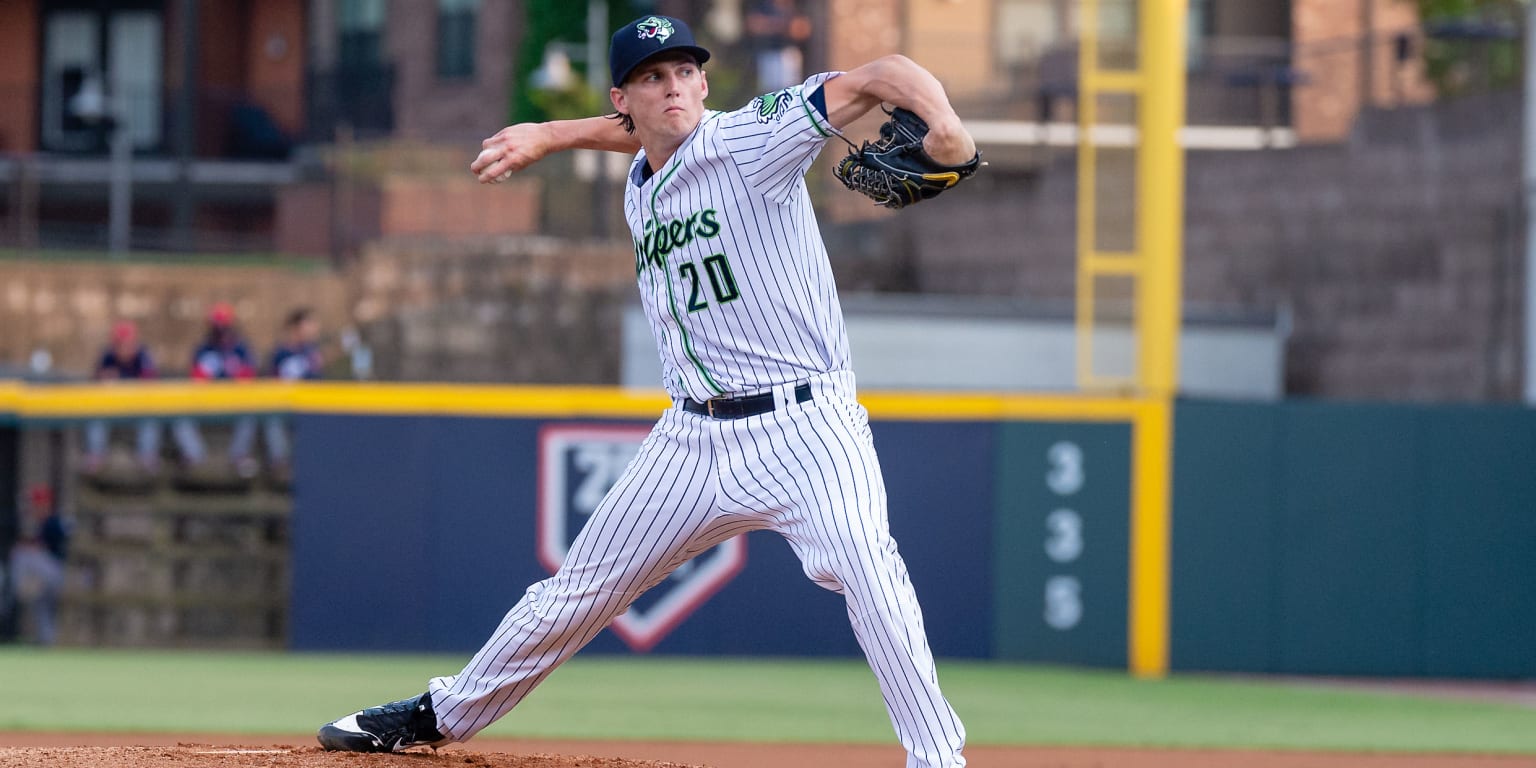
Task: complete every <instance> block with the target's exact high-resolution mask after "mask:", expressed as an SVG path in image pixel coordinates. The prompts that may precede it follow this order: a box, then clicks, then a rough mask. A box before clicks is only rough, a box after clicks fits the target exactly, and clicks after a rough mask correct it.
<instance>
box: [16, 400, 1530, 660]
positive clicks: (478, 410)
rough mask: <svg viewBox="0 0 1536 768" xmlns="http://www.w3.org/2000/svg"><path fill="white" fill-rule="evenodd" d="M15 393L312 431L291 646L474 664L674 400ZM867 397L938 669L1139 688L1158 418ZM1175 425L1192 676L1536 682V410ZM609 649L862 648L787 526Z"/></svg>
mask: <svg viewBox="0 0 1536 768" xmlns="http://www.w3.org/2000/svg"><path fill="white" fill-rule="evenodd" d="M189 393H192V394H193V395H195V396H194V397H192V399H188V397H189ZM0 395H4V396H5V398H0V420H3V418H4V417H5V416H4V415H5V414H9V415H10V416H11V417H13V418H14V417H19V418H20V421H21V423H22V425H23V426H25V427H29V428H31V427H43V426H48V425H67V424H69V423H72V422H73V421H77V420H79V419H81V418H85V417H88V416H98V415H105V416H108V417H116V418H127V417H128V416H129V415H131V414H137V413H143V412H152V413H157V414H162V415H166V414H173V413H182V412H193V413H197V414H199V415H200V416H202V417H215V418H216V417H220V416H228V415H229V414H231V413H238V412H291V413H292V414H293V418H294V426H295V430H296V441H295V448H296V478H295V486H294V496H293V499H294V511H293V518H292V531H291V532H292V536H291V539H292V541H293V550H292V558H291V566H292V567H291V573H292V583H291V597H290V601H289V616H288V627H289V645H290V647H292V648H295V649H302V650H338V651H347V650H399V651H418V650H427V651H447V652H455V653H457V652H467V651H469V650H472V649H473V648H475V647H476V646H477V645H478V644H479V643H480V642H481V640H483V639H484V638H485V637H486V636H487V634H488V633H489V632H490V630H491V629H492V628H493V627H494V625H495V624H496V622H497V621H498V620H499V619H500V617H501V616H502V615H503V613H504V612H505V611H506V610H507V609H508V608H509V607H510V606H511V605H512V604H513V603H514V602H515V601H516V600H517V599H518V598H519V597H520V595H521V593H522V590H523V589H524V588H525V587H526V586H527V585H528V584H530V583H532V582H534V581H536V580H539V579H542V578H544V577H545V576H547V575H548V574H549V573H550V572H551V569H552V568H553V567H554V566H555V563H557V562H558V559H559V555H560V550H561V547H562V546H563V544H564V543H565V542H568V541H569V537H570V536H571V535H573V534H574V532H575V531H576V530H577V529H579V527H580V525H581V522H582V520H583V519H584V516H585V514H586V512H587V511H589V510H590V509H591V508H592V507H593V506H594V505H595V503H596V500H597V499H598V498H600V497H601V495H602V492H603V491H604V490H606V488H607V486H608V485H609V484H611V482H612V481H613V479H615V478H616V476H617V473H618V472H619V471H621V470H622V467H623V464H624V463H625V462H626V461H627V456H628V455H632V452H633V450H634V446H635V444H636V443H637V441H638V440H639V439H641V438H642V437H643V435H644V434H645V432H646V430H647V428H648V427H649V425H650V423H651V422H652V420H653V419H654V417H655V414H656V413H657V412H659V411H660V409H661V408H663V407H665V405H666V403H665V400H663V399H659V398H657V397H656V396H655V395H653V394H649V393H637V392H633V391H625V390H603V389H580V388H561V389H532V388H508V387H447V386H442V387H439V386H427V385H423V386H391V385H345V384H320V385H301V386H298V387H276V386H266V385H253V386H249V387H212V388H190V389H189V388H186V387H182V388H180V389H177V388H176V386H174V385H158V386H154V387H146V388H142V389H135V388H128V387H116V388H95V387H25V388H21V389H13V390H10V391H9V392H6V391H0ZM7 398H8V399H7ZM864 399H865V401H866V402H867V403H868V404H869V406H870V410H871V413H872V415H873V420H872V430H873V433H874V437H875V441H876V445H877V447H878V448H879V450H880V453H881V459H882V466H883V469H884V473H885V478H886V483H887V487H888V490H889V495H890V518H891V527H892V530H893V532H894V533H895V535H896V537H897V540H898V541H899V542H900V543H901V546H902V552H903V554H904V556H905V557H906V560H907V563H908V565H909V568H910V571H911V575H912V579H913V582H914V584H915V585H916V587H917V590H918V594H919V596H920V598H921V599H922V601H923V605H924V611H925V617H926V624H927V629H928V632H929V635H930V638H931V640H932V644H933V646H934V649H935V651H936V653H938V654H939V655H941V656H955V657H983V658H987V657H990V658H1003V659H1020V660H1036V661H1049V662H1060V663H1070V664H1082V665H1088V666H1102V667H1110V668H1124V667H1126V666H1127V662H1128V653H1127V648H1128V646H1134V640H1133V635H1134V633H1133V632H1132V627H1131V625H1130V622H1129V621H1128V615H1129V614H1130V613H1131V611H1130V606H1129V602H1130V600H1131V596H1132V594H1133V593H1134V590H1133V589H1132V587H1133V586H1134V585H1133V584H1132V583H1131V582H1132V578H1131V576H1130V574H1131V572H1132V570H1131V568H1130V567H1129V563H1130V562H1131V560H1132V556H1131V551H1132V549H1133V547H1134V546H1137V544H1136V543H1135V542H1134V540H1133V537H1132V535H1131V525H1130V520H1131V519H1132V513H1131V509H1132V506H1133V501H1135V500H1137V496H1138V495H1144V492H1133V488H1132V481H1131V478H1132V477H1133V468H1132V466H1133V465H1132V442H1133V437H1134V435H1135V431H1136V429H1137V426H1136V425H1137V424H1139V423H1141V422H1140V421H1138V418H1139V414H1141V413H1142V411H1141V410H1139V409H1142V408H1145V407H1147V403H1145V402H1144V401H1134V400H1114V399H1093V398H1070V397H1055V398H1052V397H1043V398H1029V397H1005V396H988V395H975V394H967V395H958V394H954V395H942V396H941V395H931V396H929V395H893V394H889V393H886V394H882V393H868V394H866V395H865V398H864ZM1174 414H1175V421H1174V427H1175V429H1174V446H1175V447H1174V463H1173V472H1172V475H1173V494H1172V495H1173V514H1172V542H1171V544H1172V546H1171V570H1170V574H1169V575H1170V576H1171V589H1170V592H1171V615H1170V619H1171V623H1170V625H1169V635H1170V636H1169V638H1168V640H1169V647H1170V649H1171V657H1170V661H1171V666H1172V668H1174V669H1176V670H1218V671H1237V672H1265V673H1287V674H1292V673H1295V674H1344V675H1394V676H1396V675H1408V676H1465V677H1495V678H1497V677H1507V678H1509V677H1532V676H1536V651H1533V650H1532V645H1531V643H1530V642H1529V640H1530V638H1532V637H1536V557H1532V553H1536V472H1532V471H1531V469H1530V464H1531V462H1532V461H1533V460H1536V411H1532V410H1530V409H1524V408H1518V407H1473V406H1394V405H1363V404H1326V403H1283V404H1249V403H1224V402H1214V401H1179V402H1177V403H1176V407H1175V409H1174ZM626 452H628V453H626ZM1142 631H1144V630H1142ZM592 648H593V650H594V651H599V652H627V651H635V652H650V653H663V654H702V653H722V654H768V655H802V654H807V655H855V654H857V653H858V648H857V646H856V645H855V643H854V640H853V637H852V633H851V632H850V630H849V629H848V627H847V620H846V616H845V614H844V611H843V608H842V604H841V601H840V599H839V598H837V597H836V596H834V595H832V594H830V593H827V592H825V591H823V590H821V589H819V588H817V587H815V586H813V585H812V584H811V583H810V582H809V581H808V580H806V579H805V578H804V576H803V575H802V574H801V572H800V567H799V564H798V562H797V561H796V560H795V558H794V556H793V554H792V553H791V551H790V550H789V548H788V547H787V546H786V545H785V544H784V543H783V542H782V541H780V540H779V539H778V537H777V536H775V535H773V534H771V533H756V534H752V535H750V536H748V537H745V539H744V540H743V541H742V542H738V544H735V545H732V546H730V547H722V548H717V549H716V550H713V551H711V552H710V553H707V554H706V555H704V556H702V557H701V558H699V560H698V561H696V563H695V564H693V565H691V566H689V567H687V568H685V569H683V570H681V571H680V576H679V577H678V578H676V579H674V580H669V581H668V582H667V583H665V584H664V585H663V586H661V587H659V588H658V589H657V590H656V591H654V592H653V593H650V594H648V595H647V596H645V597H644V598H643V599H642V600H641V601H640V602H639V603H637V610H636V611H634V612H633V614H632V615H630V616H627V617H626V618H625V619H623V620H622V621H620V622H619V623H618V624H616V626H615V627H614V628H613V630H611V631H608V632H604V633H602V634H601V635H600V636H599V637H598V639H597V640H596V641H595V642H594V643H593V646H592Z"/></svg>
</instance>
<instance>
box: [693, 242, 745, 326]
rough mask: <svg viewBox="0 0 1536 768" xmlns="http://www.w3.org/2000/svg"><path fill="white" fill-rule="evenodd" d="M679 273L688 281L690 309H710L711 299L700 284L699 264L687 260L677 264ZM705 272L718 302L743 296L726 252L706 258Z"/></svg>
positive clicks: (694, 310)
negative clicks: (708, 298) (732, 272)
mask: <svg viewBox="0 0 1536 768" xmlns="http://www.w3.org/2000/svg"><path fill="white" fill-rule="evenodd" d="M677 273H678V274H679V275H682V277H683V279H684V280H687V281H688V311H689V312H697V311H699V310H701V309H709V301H708V300H706V299H705V298H704V289H703V286H701V285H700V284H699V283H700V280H699V267H698V265H696V264H694V263H693V262H691V261H685V262H683V263H682V264H679V265H678V266H677ZM704 274H705V275H706V276H707V277H708V278H709V287H710V289H711V290H712V291H713V292H714V294H715V303H716V304H724V303H726V302H728V301H735V300H736V299H739V298H741V291H740V290H738V289H737V288H736V278H735V277H734V276H732V275H731V265H730V263H729V262H727V261H726V260H725V254H723V253H717V254H715V255H713V256H710V257H708V258H706V259H704Z"/></svg>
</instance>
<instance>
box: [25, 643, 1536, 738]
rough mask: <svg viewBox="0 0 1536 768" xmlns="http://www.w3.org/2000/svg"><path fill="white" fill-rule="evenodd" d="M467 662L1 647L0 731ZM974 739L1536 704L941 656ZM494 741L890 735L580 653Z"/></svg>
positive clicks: (787, 664)
mask: <svg viewBox="0 0 1536 768" xmlns="http://www.w3.org/2000/svg"><path fill="white" fill-rule="evenodd" d="M464 661H465V657H462V656H452V657H448V656H343V655H320V654H233V653H205V652H192V651H181V652H177V651H151V652H141V651H89V650H53V651H43V650H36V649H25V648H9V649H4V650H0V693H3V694H4V695H0V730H12V731H15V730H51V731H147V732H153V731H160V732H207V733H250V734H308V733H312V732H313V731H314V729H315V728H316V727H317V726H318V725H319V724H320V723H322V722H324V721H326V720H329V719H332V718H334V717H337V716H339V715H342V714H345V713H347V712H349V711H352V710H355V709H358V708H361V707H363V706H366V705H372V704H377V703H381V702H383V701H386V700H389V699H396V698H403V697H405V696H407V695H410V694H413V693H416V692H419V691H421V690H423V689H424V687H425V681H426V679H427V678H428V677H430V676H432V675H438V674H444V673H451V672H455V671H457V669H458V667H459V666H460V665H461V664H462V663H463V662H464ZM940 675H941V677H942V680H943V682H944V686H945V690H946V693H947V694H948V695H949V697H950V699H951V701H952V702H953V703H954V705H955V708H956V709H957V710H959V712H960V714H961V716H962V718H964V720H965V722H966V726H967V729H968V730H969V732H970V742H971V743H972V744H1097V745H1127V746H1132V745H1147V746H1179V747H1234V748H1238V747H1262V748H1278V749H1329V750H1334V749H1337V750H1370V751H1410V752H1516V753H1536V710H1531V709H1525V708H1520V707H1515V706H1505V705H1498V704H1486V703H1473V702H1461V701H1448V700H1438V699H1429V698H1420V697H1410V696H1393V695H1382V694H1368V693H1360V692H1345V691H1338V690H1328V689H1322V688H1314V687H1301V686H1297V685H1294V684H1280V683H1267V682H1252V681H1237V680H1230V679H1221V678H1208V677H1198V676H1185V677H1174V678H1172V679H1169V680H1164V681H1138V680H1133V679H1131V678H1129V677H1127V676H1126V675H1124V674H1120V673H1116V672H1091V671H1080V670H1065V669H1056V668H1045V667H1035V666H1026V665H1018V664H1001V663H988V662H944V663H942V664H941V665H940ZM486 735H492V736H539V737H553V738H582V739H668V740H671V739H676V740H721V741H731V740H750V741H798V742H818V741H838V742H870V743H882V744H884V743H890V742H891V741H892V738H893V736H892V734H891V730H890V724H889V723H888V722H887V720H886V716H885V711H884V709H883V708H882V707H881V705H880V699H879V694H878V691H877V689H876V687H875V683H874V678H873V676H872V675H871V674H870V673H869V670H868V669H867V668H865V667H864V665H863V664H862V663H861V662H858V661H841V660H839V661H764V660H743V659H723V660H722V659H709V660H705V659H679V658H665V657H658V658H649V659H632V658H619V657H601V656H593V657H578V658H577V659H575V660H574V661H572V662H570V663H569V664H567V665H565V666H564V667H562V668H561V669H560V670H558V671H557V672H556V673H555V674H554V675H553V676H552V677H551V678H550V679H549V681H548V682H546V683H545V685H544V686H542V687H541V688H540V689H539V690H538V691H536V692H535V693H534V695H533V696H531V697H530V698H529V699H528V700H527V701H526V702H525V703H524V704H523V706H521V707H519V708H518V710H517V711H516V712H514V713H512V714H511V715H509V716H507V717H506V718H504V719H503V720H502V721H501V722H499V723H497V724H496V725H494V726H492V727H491V728H490V729H489V730H487V731H486Z"/></svg>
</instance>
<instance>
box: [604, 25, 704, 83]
mask: <svg viewBox="0 0 1536 768" xmlns="http://www.w3.org/2000/svg"><path fill="white" fill-rule="evenodd" d="M663 51H682V52H684V53H689V54H692V55H693V59H694V61H697V62H698V63H700V64H703V63H704V62H706V61H709V51H706V50H704V49H703V48H700V47H699V46H698V45H697V44H695V43H694V42H693V30H691V29H689V28H688V25H687V24H684V23H683V20H682V19H674V18H672V17H671V16H655V15H652V16H641V17H640V18H638V19H635V20H634V21H631V22H630V23H628V24H625V25H624V26H622V27H620V28H619V31H617V32H615V33H613V40H612V42H610V43H609V45H608V68H609V69H611V70H613V87H615V88H618V87H619V86H621V85H623V84H624V78H626V77H629V73H630V72H633V71H634V69H635V67H638V66H640V65H641V63H643V62H644V61H645V60H646V59H649V58H650V57H652V56H655V55H656V54H658V53H661V52H663Z"/></svg>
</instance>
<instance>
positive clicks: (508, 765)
mask: <svg viewBox="0 0 1536 768" xmlns="http://www.w3.org/2000/svg"><path fill="white" fill-rule="evenodd" d="M0 766H6V768H11V767H12V766H14V767H15V768H100V767H101V766H116V767H117V768H203V767H204V766H207V768H707V766H697V765H684V764H682V763H666V762H658V761H655V760H626V759H624V758H617V757H589V756H585V755H579V756H575V757H570V756H563V755H508V754H499V753H491V754H485V753H480V752H464V751H457V750H455V751H451V752H433V751H431V750H413V751H411V752H405V753H401V754H397V755H359V754H355V753H352V752H326V751H325V750H322V749H320V748H319V747H293V746H287V745H281V744H279V745H274V746H270V747H253V746H238V747H220V746H209V745H206V744H178V745H176V746H174V747H46V748H35V749H7V748H0Z"/></svg>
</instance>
